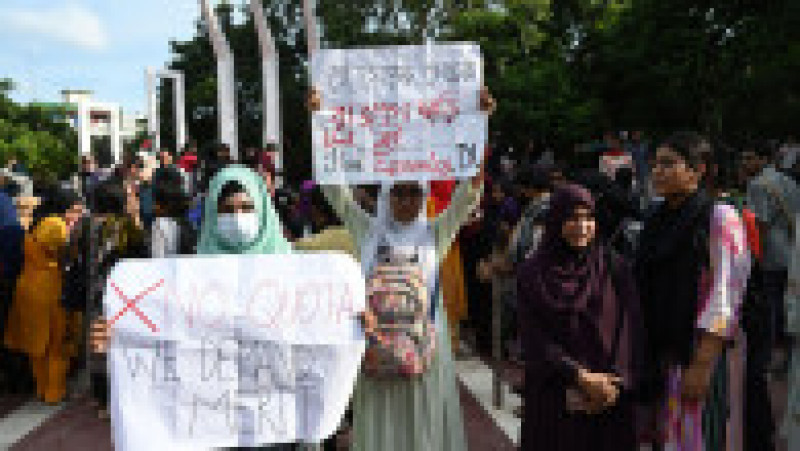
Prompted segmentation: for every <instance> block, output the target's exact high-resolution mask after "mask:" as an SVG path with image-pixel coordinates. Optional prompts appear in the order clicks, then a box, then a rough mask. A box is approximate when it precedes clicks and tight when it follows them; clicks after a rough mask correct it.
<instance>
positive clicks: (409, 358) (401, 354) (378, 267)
mask: <svg viewBox="0 0 800 451" xmlns="http://www.w3.org/2000/svg"><path fill="white" fill-rule="evenodd" d="M367 308H368V309H370V311H371V312H372V313H373V314H374V315H375V317H376V318H377V325H376V326H375V329H374V331H373V333H372V334H368V344H367V350H366V353H365V355H364V370H365V373H366V374H367V376H369V377H376V378H397V377H405V378H410V377H415V376H421V375H422V374H424V373H425V372H426V371H427V369H428V368H429V367H430V365H431V362H432V360H433V356H434V351H435V349H436V330H435V327H434V324H433V320H432V315H431V302H430V301H429V297H428V289H427V284H426V283H425V277H424V275H423V272H422V269H421V266H420V265H419V256H418V254H413V255H411V256H398V255H396V254H393V253H392V251H391V248H390V247H389V246H379V248H378V260H377V262H376V264H375V266H374V267H373V269H372V272H371V274H370V277H369V279H368V284H367Z"/></svg>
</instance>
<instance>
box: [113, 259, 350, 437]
mask: <svg viewBox="0 0 800 451" xmlns="http://www.w3.org/2000/svg"><path fill="white" fill-rule="evenodd" d="M104 306H105V311H106V318H107V319H108V320H109V322H112V321H113V326H114V328H115V330H116V333H115V335H114V339H113V341H112V343H111V345H110V349H109V353H108V358H109V372H110V374H111V400H112V401H111V411H112V418H113V430H114V443H115V449H118V450H123V451H136V450H153V449H169V450H184V449H185V450H190V449H191V450H196V449H208V448H219V447H234V446H256V445H263V444H276V443H290V442H297V441H303V442H319V441H321V440H323V439H325V438H327V437H328V436H330V435H331V434H332V433H333V432H335V430H336V429H337V428H338V426H339V422H340V420H341V418H342V416H343V415H344V412H345V409H346V407H347V402H348V400H349V398H350V395H351V394H352V390H353V386H354V385H355V380H356V375H357V372H358V367H359V364H360V361H361V358H362V355H363V352H364V346H365V344H364V339H363V331H362V330H361V328H360V326H359V325H358V321H357V320H356V315H357V314H358V312H361V311H363V310H364V280H363V276H362V274H361V270H360V269H359V266H358V265H357V263H356V262H355V261H353V260H352V259H351V258H350V257H348V256H344V255H339V254H319V255H317V254H314V255H312V254H308V255H303V254H295V255H263V256H221V257H207V258H206V257H196V258H175V259H156V260H128V261H123V262H121V263H120V264H118V265H117V266H116V267H115V269H114V271H113V272H112V274H111V276H110V277H109V278H108V284H107V288H106V293H105V298H104Z"/></svg>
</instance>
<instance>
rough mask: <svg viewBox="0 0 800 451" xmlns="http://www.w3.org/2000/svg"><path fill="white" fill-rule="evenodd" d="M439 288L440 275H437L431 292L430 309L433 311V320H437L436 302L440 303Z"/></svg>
mask: <svg viewBox="0 0 800 451" xmlns="http://www.w3.org/2000/svg"><path fill="white" fill-rule="evenodd" d="M439 288H440V284H439V276H438V275H437V277H436V283H435V284H434V285H433V294H431V306H430V309H429V310H430V312H431V321H435V320H436V304H437V303H438V299H439Z"/></svg>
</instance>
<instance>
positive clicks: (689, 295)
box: [636, 189, 712, 366]
mask: <svg viewBox="0 0 800 451" xmlns="http://www.w3.org/2000/svg"><path fill="white" fill-rule="evenodd" d="M711 209H712V200H711V199H710V198H709V196H708V195H707V194H706V192H705V190H703V189H700V190H698V191H697V192H695V193H694V194H693V195H692V196H691V197H689V198H687V199H686V200H685V201H684V202H683V203H682V204H681V205H680V206H679V207H677V208H672V207H669V206H668V205H666V204H663V205H661V206H660V207H659V208H658V209H657V210H656V211H655V212H654V214H653V215H652V216H651V217H650V218H649V219H648V220H647V221H646V222H645V226H644V230H643V231H642V235H641V242H640V244H639V253H638V258H637V264H636V269H637V279H638V285H639V291H640V293H641V295H642V300H643V303H644V304H643V307H644V313H645V325H646V327H647V330H648V333H649V337H648V338H649V349H650V357H651V361H652V364H653V365H655V366H660V365H661V364H662V363H668V364H688V363H690V361H691V359H692V356H693V351H694V345H695V339H696V336H697V334H696V323H697V315H698V309H699V300H700V290H701V284H700V278H701V276H702V274H704V273H707V271H708V269H709V266H710V260H709V224H710V221H711Z"/></svg>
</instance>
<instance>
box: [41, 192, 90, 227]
mask: <svg viewBox="0 0 800 451" xmlns="http://www.w3.org/2000/svg"><path fill="white" fill-rule="evenodd" d="M40 194H41V197H42V200H41V203H40V204H39V206H38V207H36V209H35V210H34V211H33V221H32V222H31V228H30V229H31V230H33V229H35V228H36V227H37V226H38V225H39V223H40V222H42V220H43V219H44V218H47V217H48V216H56V215H63V214H64V213H66V212H67V210H69V209H70V207H72V206H73V205H76V204H78V203H80V202H81V198H80V196H78V193H76V192H75V191H73V190H70V189H65V188H61V187H59V186H58V185H55V184H48V185H46V186H44V187H43V188H42V190H41V192H40Z"/></svg>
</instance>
